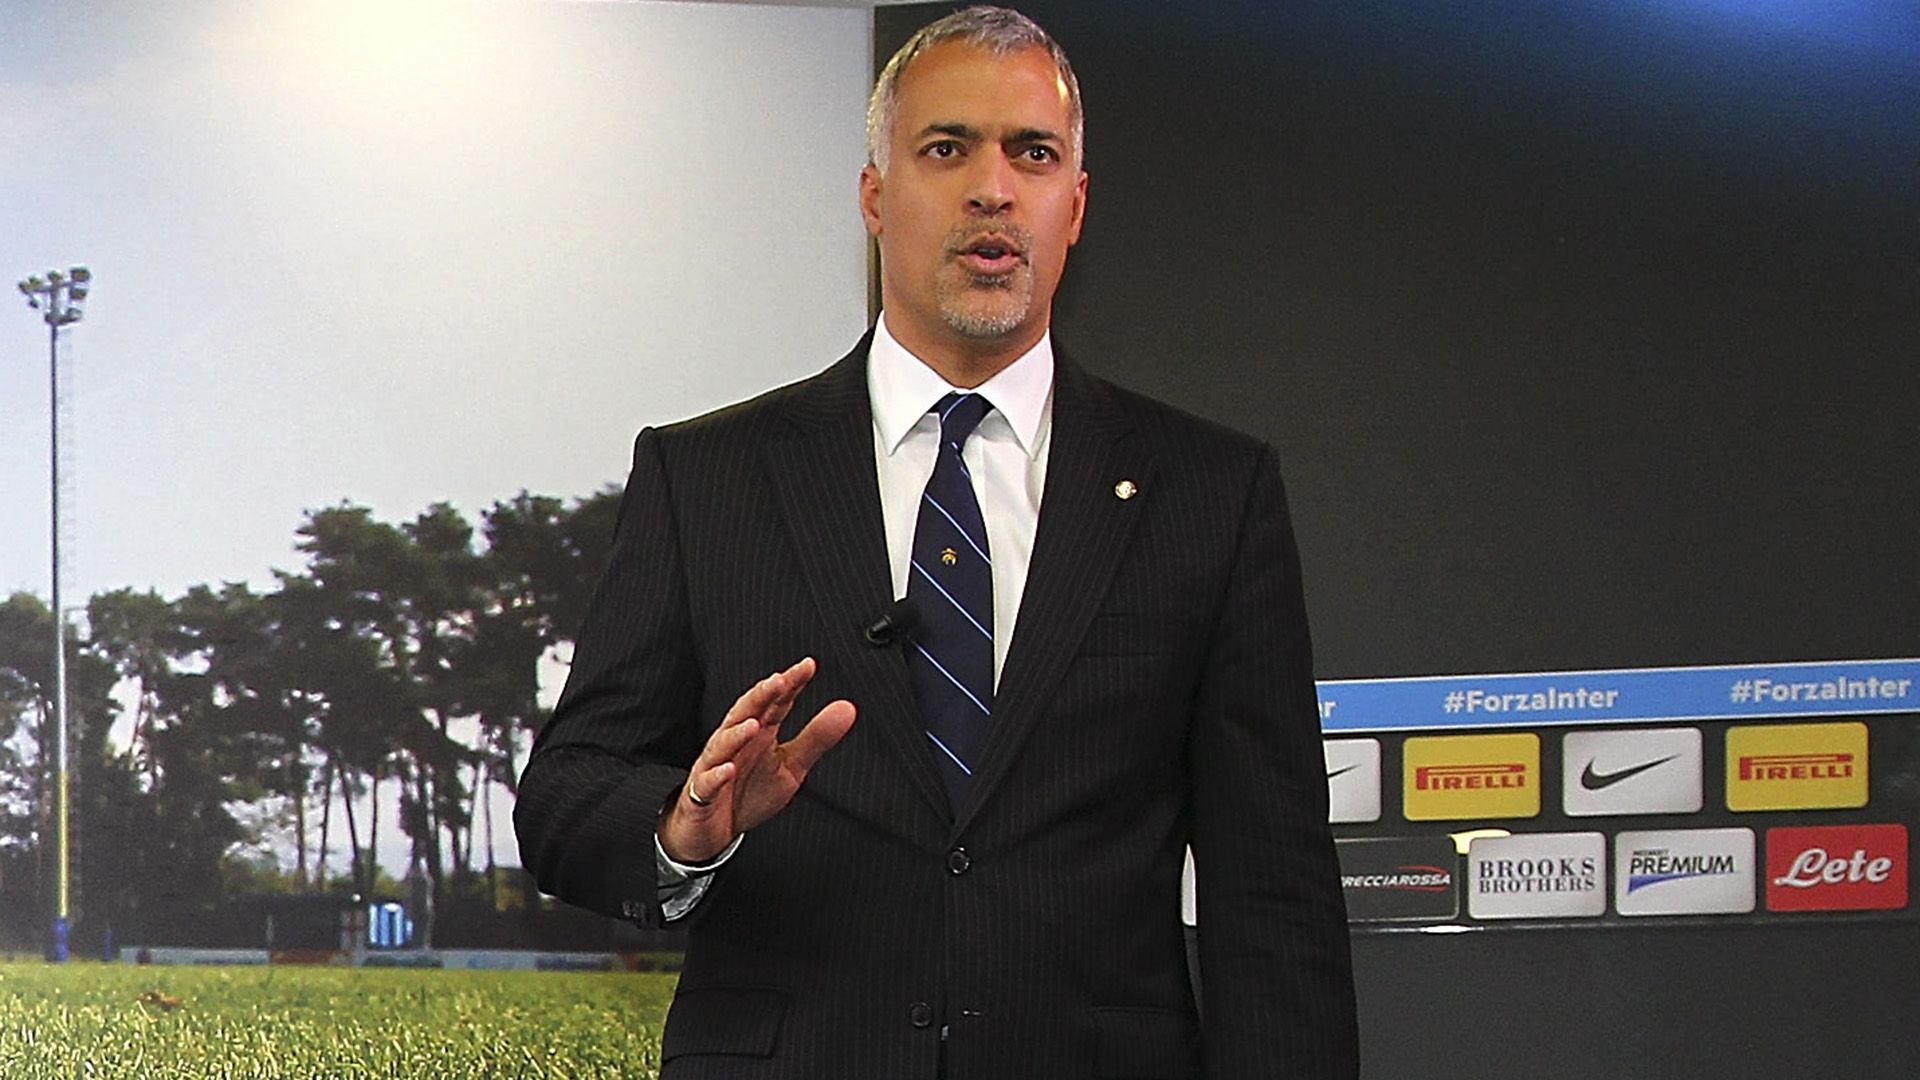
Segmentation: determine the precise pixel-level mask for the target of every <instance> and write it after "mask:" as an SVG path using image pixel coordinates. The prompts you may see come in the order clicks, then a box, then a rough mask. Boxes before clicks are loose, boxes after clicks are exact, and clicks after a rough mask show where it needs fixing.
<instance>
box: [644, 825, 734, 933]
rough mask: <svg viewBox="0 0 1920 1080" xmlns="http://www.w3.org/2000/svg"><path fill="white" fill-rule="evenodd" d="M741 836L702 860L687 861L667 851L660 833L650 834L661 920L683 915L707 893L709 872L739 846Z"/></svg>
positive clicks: (723, 861)
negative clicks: (692, 862) (678, 858)
mask: <svg viewBox="0 0 1920 1080" xmlns="http://www.w3.org/2000/svg"><path fill="white" fill-rule="evenodd" d="M742 839H744V836H736V837H734V838H733V843H731V844H728V845H727V847H726V850H725V851H722V852H721V853H720V854H718V855H715V856H714V857H713V858H711V859H708V860H707V861H706V862H703V863H694V864H688V863H683V862H679V861H677V860H676V859H674V858H673V857H672V856H670V855H668V854H667V849H666V848H665V847H662V846H661V844H660V834H659V833H655V834H654V835H653V859H654V868H655V872H656V875H657V877H658V880H659V892H658V896H659V900H660V918H661V921H663V922H673V921H674V920H675V919H679V918H683V917H684V916H685V915H686V914H687V913H688V912H690V911H692V910H693V909H694V906H695V905H697V904H699V903H700V898H701V897H703V896H705V895H707V889H708V888H709V887H710V886H712V884H713V872H714V871H715V870H718V869H719V868H720V866H721V864H722V863H725V862H726V861H727V860H728V859H731V858H733V853H734V852H735V851H738V850H739V849H740V841H741V840H742Z"/></svg>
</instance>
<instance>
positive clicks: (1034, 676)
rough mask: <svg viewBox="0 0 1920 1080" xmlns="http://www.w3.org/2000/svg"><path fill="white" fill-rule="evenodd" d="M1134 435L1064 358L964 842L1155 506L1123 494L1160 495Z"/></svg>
mask: <svg viewBox="0 0 1920 1080" xmlns="http://www.w3.org/2000/svg"><path fill="white" fill-rule="evenodd" d="M1128 426H1129V424H1128V420H1127V417H1126V416H1125V414H1124V413H1123V412H1122V411H1121V409H1120V407H1119V404H1118V403H1117V402H1116V401H1115V400H1114V399H1113V396H1112V394H1111V392H1110V391H1109V390H1108V389H1107V388H1106V387H1105V386H1104V385H1103V384H1101V383H1100V382H1099V381H1097V380H1095V379H1094V378H1092V377H1091V376H1089V375H1088V374H1087V373H1086V372H1084V371H1082V370H1081V369H1080V368H1079V367H1078V366H1076V365H1074V364H1073V363H1072V362H1071V361H1069V360H1068V359H1067V358H1066V357H1065V356H1062V355H1058V354H1056V363H1055V369H1054V380H1053V433H1052V435H1051V436H1050V438H1051V439H1052V448H1051V449H1050V450H1049V451H1048V456H1047V486H1046V494H1045V496H1044V498H1043V500H1042V503H1041V509H1040V521H1039V524H1038V527H1037V529H1036V531H1035V534H1034V541H1033V558H1032V561H1031V562H1030V563H1029V564H1028V567H1027V583H1026V587H1025V589H1024V591H1023V592H1022V594H1021V599H1020V614H1019V618H1018V620H1017V622H1016V624H1015V626H1014V632H1013V642H1012V644H1011V645H1010V646H1009V648H1008V652H1007V659H1006V664H1005V666H1004V668H1003V669H1002V670H1001V673H1000V685H999V687H998V688H997V690H996V691H995V693H994V713H993V727H992V730H991V731H990V733H989V734H988V736H987V742H986V745H985V747H983V748H982V751H981V757H980V764H979V767H977V768H976V769H975V770H974V775H973V784H972V788H971V792H970V794H969V796H968V799H967V804H966V806H965V807H963V808H962V811H961V813H960V815H959V817H958V819H957V820H956V821H955V822H954V834H955V836H958V834H959V833H960V832H961V831H962V830H964V829H965V828H966V825H967V823H968V821H970V820H971V819H972V817H973V815H974V814H975V813H977V812H978V810H979V808H980V806H981V805H982V803H984V802H985V801H986V799H987V798H989V797H990V796H991V795H992V792H993V790H994V788H996V787H997V786H998V785H999V784H1000V782H1001V780H1002V779H1003V778H1004V777H1005V776H1006V773H1007V770H1008V768H1009V767H1010V766H1011V765H1012V763H1013V760H1014V758H1015V757H1016V756H1017V754H1018V753H1019V750H1020V746H1021V744H1022V743H1023V742H1025V741H1026V737H1027V735H1028V733H1029V732H1031V731H1032V730H1033V727H1034V725H1035V724H1037V723H1041V722H1043V721H1044V720H1045V718H1046V715H1047V713H1048V711H1049V705H1050V702H1051V700H1052V698H1053V694H1054V689H1055V687H1056V686H1057V685H1058V684H1059V681H1060V677H1061V675H1062V674H1063V673H1064V672H1065V671H1066V669H1067V665H1068V663H1069V662H1070V661H1071V660H1072V659H1073V655H1074V652H1075V651H1076V650H1077V649H1078V648H1079V646H1080V640H1081V638H1083V637H1084V636H1085V635H1086V630H1087V624H1088V623H1089V622H1090V621H1092V618H1093V613H1094V609H1095V608H1097V607H1098V606H1099V602H1100V598H1101V597H1102V596H1103V595H1105V593H1106V590H1107V586H1108V583H1109V582H1111V581H1112V580H1113V574H1114V571H1115V569H1117V568H1118V566H1119V565H1120V558H1121V556H1122V554H1123V553H1124V552H1125V551H1126V549H1127V543H1128V540H1129V538H1130V537H1131V536H1132V535H1133V529H1134V523H1135V522H1136V521H1137V520H1138V518H1139V512H1140V508H1141V505H1142V503H1143V502H1144V501H1145V500H1144V499H1140V498H1121V497H1119V495H1118V494H1116V491H1115V486H1116V485H1117V484H1119V483H1120V482H1121V481H1123V480H1131V481H1133V482H1134V484H1136V485H1137V486H1138V487H1139V489H1140V490H1142V491H1151V483H1150V479H1151V477H1150V475H1149V469H1148V464H1149V463H1148V462H1147V461H1146V460H1144V459H1143V457H1142V452H1141V451H1140V449H1139V448H1138V446H1136V445H1135V440H1130V439H1127V438H1124V437H1123V436H1125V434H1126V432H1127V430H1128Z"/></svg>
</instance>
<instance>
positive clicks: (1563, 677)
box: [1320, 660, 1920, 930]
mask: <svg viewBox="0 0 1920 1080" xmlns="http://www.w3.org/2000/svg"><path fill="white" fill-rule="evenodd" d="M1917 680H1920V662H1916V661H1912V660H1861V661H1846V662H1835V663H1819V664H1811V663H1790V664H1778V665H1755V664H1748V665H1738V666H1718V667H1704V668H1661V669H1652V670H1647V671H1619V670H1616V671H1585V672H1579V671H1576V672H1558V673H1544V674H1533V675H1478V676H1446V677H1439V678H1432V677H1419V678H1408V679H1372V680H1340V681H1330V682H1323V683H1321V684H1320V694H1321V713H1322V716H1323V718H1324V719H1325V720H1326V722H1327V723H1326V728H1327V738H1326V739H1325V740H1324V747H1325V754H1326V762H1327V786H1328V803H1329V819H1330V820H1331V821H1332V822H1333V824H1334V827H1335V835H1336V837H1337V838H1338V839H1340V840H1341V841H1342V849H1341V851H1342V859H1343V861H1351V860H1352V859H1354V858H1357V857H1359V856H1360V855H1361V853H1362V852H1363V851H1369V850H1371V849H1366V848H1355V847H1351V846H1350V842H1352V841H1359V840H1373V841H1392V842H1394V843H1401V842H1411V841H1414V840H1417V839H1420V838H1422V837H1429V838H1447V842H1448V843H1457V844H1461V845H1465V844H1468V843H1471V844H1472V845H1473V847H1472V848H1471V851H1472V852H1473V853H1474V854H1472V855H1470V856H1468V857H1467V862H1466V865H1465V867H1464V868H1463V871H1462V875H1461V881H1460V883H1459V884H1460V887H1461V888H1462V889H1463V890H1464V891H1465V894H1466V902H1465V903H1461V904H1458V905H1457V906H1456V912H1455V914H1454V915H1453V916H1451V919H1449V918H1448V917H1446V916H1443V915H1438V914H1434V913H1433V912H1435V911H1437V910H1438V909H1437V907H1415V908H1411V909H1409V908H1407V907H1406V905H1397V906H1396V905H1386V906H1385V907H1382V906H1381V901H1380V900H1379V899H1378V896H1377V895H1376V894H1375V893H1371V892H1365V891H1362V892H1357V893H1356V892H1350V894H1349V895H1350V902H1352V903H1353V904H1354V907H1355V912H1354V915H1353V921H1354V922H1355V923H1356V924H1362V925H1370V926H1374V927H1376V928H1378V929H1381V930H1391V929H1402V928H1405V926H1404V924H1406V923H1410V922H1411V923H1417V922H1421V921H1425V922H1429V923H1432V922H1447V921H1455V922H1461V923H1467V924H1474V923H1485V924H1486V925H1488V926H1490V927H1491V926H1513V925H1516V924H1521V923H1527V922H1532V923H1536V924H1537V923H1542V922H1547V923H1551V922H1554V921H1556V920H1577V923H1574V925H1581V926H1596V925H1604V926H1609V927H1613V928H1616V929H1617V928H1622V927H1631V926H1643V927H1644V926H1645V925H1647V924H1648V922H1649V921H1655V922H1658V921H1668V922H1671V921H1675V920H1680V921H1686V922H1693V923H1699V922H1702V921H1705V922H1709V923H1711V922H1716V921H1717V922H1719V923H1721V924H1723V925H1730V924H1733V923H1738V922H1752V921H1755V920H1756V919H1758V920H1761V921H1768V920H1778V919H1783V918H1784V919H1792V920H1796V921H1805V920H1807V919H1810V918H1822V917H1824V918H1827V919H1829V920H1831V919H1855V920H1857V919H1895V920H1900V921H1904V922H1920V913H1916V912H1915V911H1914V908H1913V906H1912V905H1911V903H1910V897H1909V894H1908V890H1907V888H1906V884H1905V883H1906V880H1907V867H1908V865H1909V864H1910V863H1911V860H1912V858H1913V851H1912V842H1913V840H1912V836H1911V833H1910V832H1909V830H1908V829H1907V828H1906V826H1905V825H1904V824H1903V822H1906V821H1910V820H1913V819H1915V818H1916V817H1920V712H1916V711H1907V712H1901V713H1891V714H1890V713H1888V712H1887V709H1886V706H1887V705H1888V703H1890V702H1891V703H1894V704H1896V705H1902V706H1905V705H1909V704H1913V705H1920V702H1912V701H1911V698H1912V694H1913V690H1914V686H1915V684H1916V681H1917ZM1356 688H1358V689H1357V691H1356ZM1567 695H1571V698H1569V697H1568V696H1567ZM1495 701H1497V702H1498V704H1497V705H1495V704H1490V702H1495ZM1421 702H1425V703H1426V704H1425V706H1424V707H1423V706H1422V705H1421V704H1420V703H1421ZM1583 702H1584V704H1582V703H1583ZM1556 703H1557V704H1558V705H1559V706H1565V709H1563V710H1562V715H1560V716H1558V717H1557V718H1556V717H1547V716H1546V714H1548V713H1550V712H1552V708H1553V707H1555V706H1556ZM1423 708H1424V711H1423ZM1576 708H1578V709H1584V710H1585V714H1584V715H1582V716H1580V717H1577V718H1576V717H1572V716H1570V715H1566V710H1569V709H1576ZM1821 708H1824V709H1829V710H1832V714H1831V715H1826V716H1823V715H1820V714H1818V713H1817V712H1815V711H1814V710H1816V709H1821ZM1496 712H1497V713H1499V714H1500V715H1501V716H1504V717H1510V718H1511V717H1519V716H1521V715H1522V714H1526V715H1528V716H1531V717H1533V719H1530V720H1529V721H1527V723H1517V722H1511V721H1502V722H1501V723H1498V724H1496V723H1493V722H1490V721H1489V720H1488V719H1487V716H1489V715H1492V714H1493V713H1496ZM1643 712H1644V713H1645V714H1646V715H1640V714H1641V713H1643ZM1482 714H1485V715H1482ZM1336 717H1344V719H1343V720H1342V721H1341V722H1339V723H1336V722H1335V718H1336ZM1542 717H1546V718H1542ZM1528 724H1533V725H1537V727H1538V730H1533V729H1530V728H1529V727H1528V726H1527V725H1528ZM1359 731H1373V732H1375V733H1376V734H1374V735H1370V736H1360V735H1355V734H1351V733H1353V732H1359ZM1543 739H1550V740H1552V742H1551V745H1550V746H1548V747H1547V748H1546V752H1543V747H1542V740H1543ZM1876 756H1878V757H1883V758H1884V757H1889V756H1890V757H1891V758H1892V762H1893V763H1892V764H1891V765H1888V766H1884V767H1882V768H1876V767H1875V765H1874V758H1875V757H1876ZM1876 785H1879V787H1878V789H1876ZM1543 791H1545V792H1548V793H1550V794H1549V796H1548V797H1546V798H1543V797H1542V796H1541V792H1543ZM1821 830H1839V831H1835V832H1823V831H1821ZM1776 834H1777V835H1776ZM1594 836H1598V837H1600V838H1601V843H1602V846H1603V848H1604V849H1605V852H1604V854H1605V855H1606V857H1605V858H1603V859H1602V860H1601V863H1602V865H1601V866H1600V867H1599V869H1598V874H1599V879H1598V888H1597V890H1596V893H1595V895H1597V896H1598V897H1599V899H1598V901H1597V902H1596V901H1595V900H1594V899H1591V898H1584V897H1583V898H1581V899H1580V900H1579V901H1578V902H1569V901H1568V900H1567V898H1566V897H1565V896H1560V897H1559V898H1557V899H1555V898H1551V897H1552V896H1553V890H1554V889H1556V888H1557V889H1560V890H1563V891H1576V892H1577V890H1574V889H1573V887H1572V886H1567V885H1559V886H1553V885H1549V884H1546V883H1545V882H1546V878H1545V877H1543V876H1541V875H1542V870H1541V867H1539V866H1526V867H1522V866H1519V865H1518V864H1515V863H1493V862H1487V861H1486V860H1488V859H1492V858H1494V857H1496V854H1497V853H1499V852H1501V851H1502V850H1503V847H1509V846H1511V845H1515V844H1518V845H1520V846H1521V848H1522V849H1525V848H1527V847H1528V846H1531V845H1540V844H1547V845H1553V844H1566V843H1573V842H1576V841H1570V840H1567V839H1565V838H1567V837H1581V838H1583V839H1581V840H1580V841H1578V842H1580V843H1591V838H1592V837H1594ZM1763 836H1764V837H1765V838H1766V839H1765V841H1764V846H1763V845H1762V842H1761V838H1762V837H1763ZM1823 837H1825V838H1826V839H1825V840H1823V839H1822V838H1823ZM1543 838H1551V839H1543ZM1788 848H1791V849H1792V850H1787V849H1788ZM1380 850H1389V849H1388V848H1382V849H1380ZM1489 853H1495V854H1489ZM1505 857H1507V858H1516V857H1517V856H1512V855H1511V854H1509V855H1508V856H1505ZM1368 872H1369V873H1371V874H1375V875H1379V874H1382V873H1383V872H1384V871H1383V870H1382V869H1381V868H1379V867H1378V866H1370V867H1369V870H1368ZM1501 872H1508V873H1510V874H1511V873H1519V877H1518V878H1516V879H1514V880H1517V881H1521V882H1526V881H1527V880H1528V877H1527V874H1528V873H1532V874H1533V875H1534V880H1533V881H1532V883H1531V884H1526V883H1522V884H1501V883H1500V880H1499V877H1498V875H1499V874H1500V873H1501ZM1561 876H1562V877H1566V876H1567V875H1565V874H1562V875H1561ZM1383 881H1384V879H1383V880H1382V881H1376V882H1375V883H1374V884H1373V885H1372V888H1373V889H1375V890H1378V889H1382V888H1386V887H1387V886H1386V885H1385V884H1384V883H1383ZM1542 896H1547V897H1550V898H1548V899H1540V897H1542ZM1763 900H1764V902H1763ZM1383 911H1384V912H1390V914H1382V912H1383ZM1395 924H1403V925H1400V926H1396V925H1395Z"/></svg>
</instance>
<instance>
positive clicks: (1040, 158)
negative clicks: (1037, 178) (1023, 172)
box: [1020, 143, 1060, 165]
mask: <svg viewBox="0 0 1920 1080" xmlns="http://www.w3.org/2000/svg"><path fill="white" fill-rule="evenodd" d="M1020 157H1021V159H1022V160H1024V161H1026V162H1027V163H1028V164H1031V165H1051V164H1053V163H1054V162H1056V161H1059V160H1060V154H1059V153H1058V152H1057V151H1055V150H1054V148H1053V147H1051V146H1043V145H1040V144H1039V143H1035V144H1034V145H1032V146H1029V147H1027V148H1026V149H1024V150H1021V151H1020Z"/></svg>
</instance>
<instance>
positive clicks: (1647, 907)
mask: <svg viewBox="0 0 1920 1080" xmlns="http://www.w3.org/2000/svg"><path fill="white" fill-rule="evenodd" d="M1753 848H1754V844H1753V830H1752V829H1650V830H1644V831H1635V832H1623V833H1620V834H1619V835H1618V836H1615V837H1614V839H1613V909H1614V910H1615V911H1617V912H1619V913H1620V914H1622V915H1727V914H1739V913H1743V912H1748V911H1752V910H1753V906H1754V885H1753V881H1754V853H1753Z"/></svg>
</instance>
